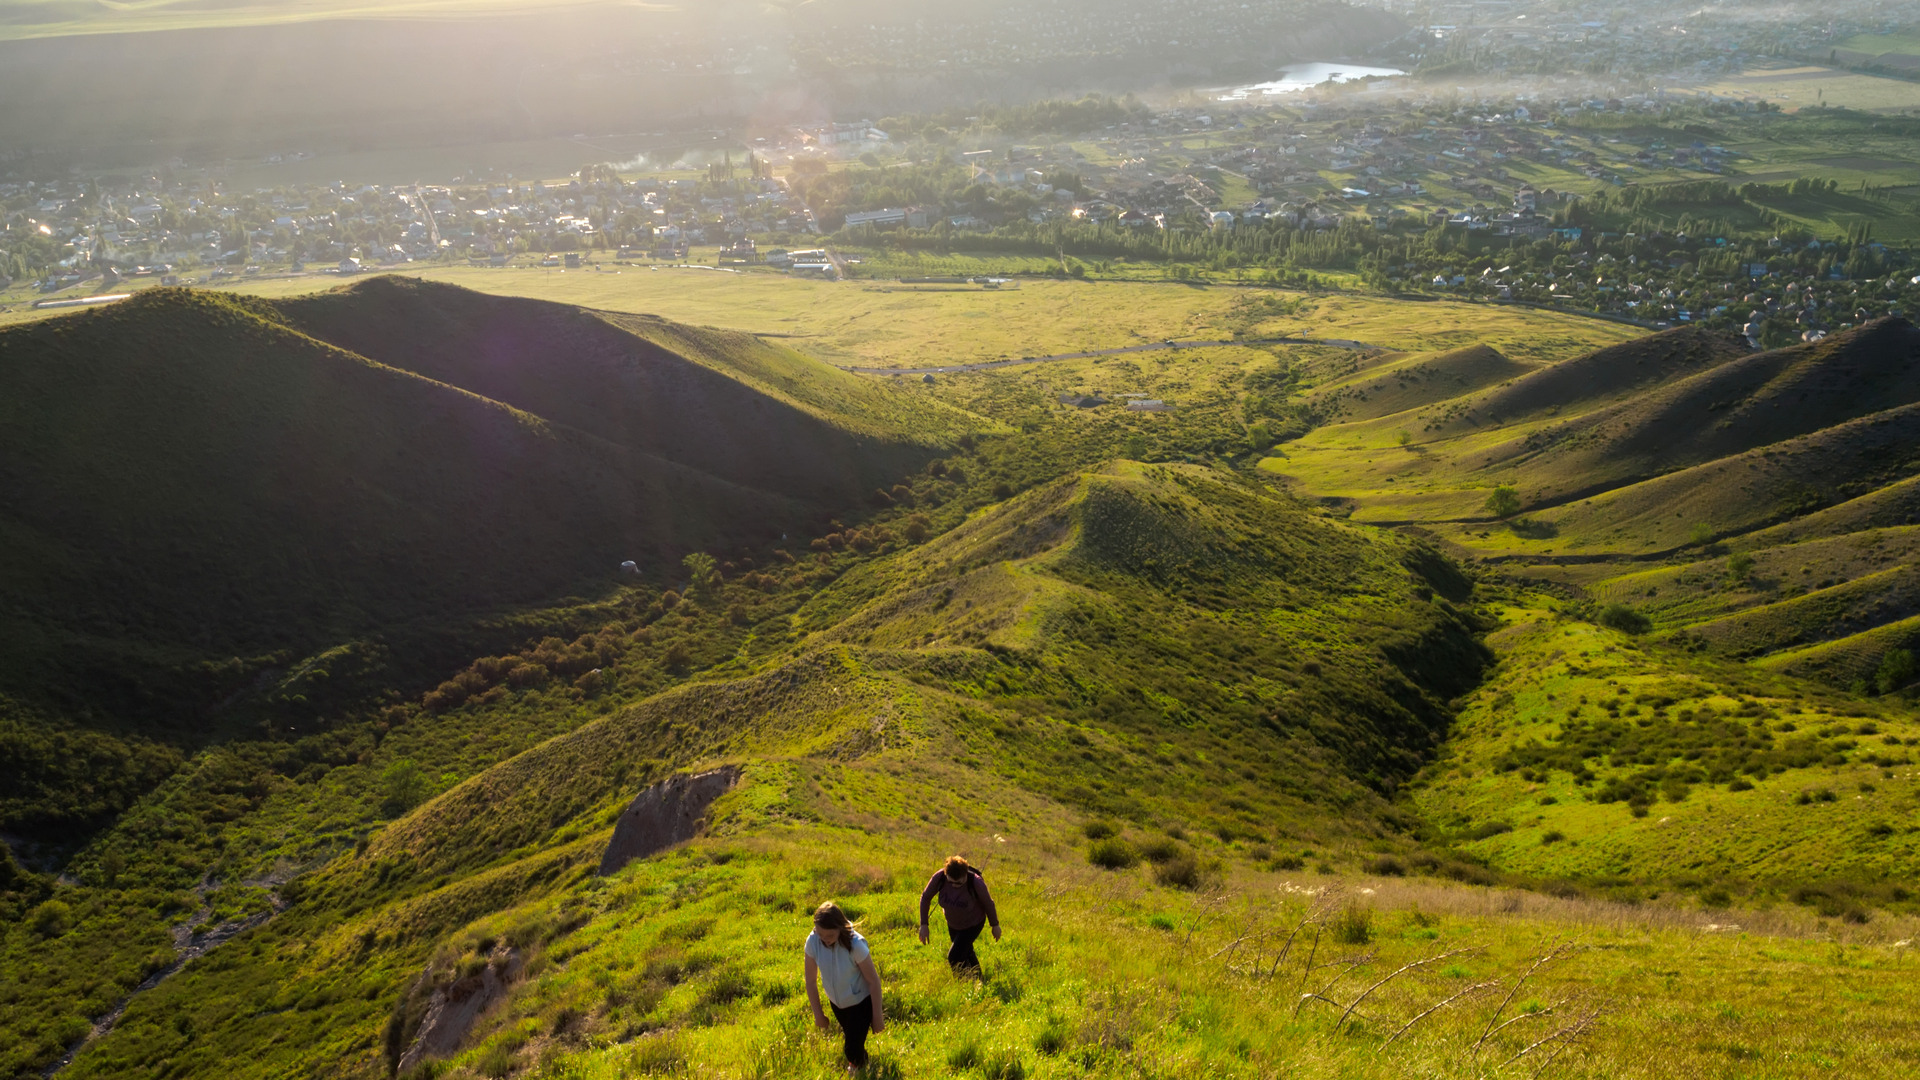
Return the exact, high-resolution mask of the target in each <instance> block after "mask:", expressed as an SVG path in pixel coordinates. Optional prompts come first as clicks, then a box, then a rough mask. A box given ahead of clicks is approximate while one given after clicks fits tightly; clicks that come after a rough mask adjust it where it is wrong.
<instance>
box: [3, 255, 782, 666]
mask: <svg viewBox="0 0 1920 1080" xmlns="http://www.w3.org/2000/svg"><path fill="white" fill-rule="evenodd" d="M0 378H4V380H5V390H4V392H0V439H4V440H5V448H4V451H3V452H0V469H4V470H5V486H6V489H7V491H8V493H9V499H8V504H7V506H6V508H5V513H6V520H7V530H6V535H7V536H8V538H9V539H10V540H11V541H12V544H13V546H12V549H11V550H10V552H9V553H8V554H9V558H8V562H9V563H10V564H11V566H12V567H13V569H14V573H13V574H10V575H9V577H8V579H7V584H6V590H7V597H8V600H9V602H10V603H11V604H12V605H13V606H14V607H15V608H16V610H24V611H27V612H31V613H34V614H38V615H41V616H55V615H62V614H64V615H67V616H69V617H71V619H72V622H71V624H70V625H71V626H72V628H73V629H74V630H76V631H80V632H85V633H92V634H97V635H100V636H113V635H116V634H124V635H126V636H129V637H137V638H142V639H146V640H164V641H172V642H178V643H179V644H181V645H182V646H183V647H185V648H188V649H199V650H234V649H240V648H246V649H273V648H278V647H283V646H288V645H292V644H295V643H297V642H299V641H301V640H303V639H305V640H312V639H313V638H314V637H316V636H320V637H326V636H336V637H337V636H340V635H343V634H350V633H352V632H353V631H354V630H356V629H358V628H361V627H364V626H366V625H369V624H373V623H380V622H393V621H404V620H407V619H411V618H414V617H417V616H419V615H421V614H424V613H426V612H430V611H435V610H447V609H452V610H473V609H482V608H493V607H504V606H507V605H511V604H514V603H519V602H523V601H526V600H530V599H534V598H537V597H540V596H542V595H547V594H550V593H552V591H553V590H555V589H559V588H565V587H570V586H572V585H575V584H578V583H580V582H582V581H583V580H585V579H587V578H589V577H591V576H593V575H595V574H596V573H601V574H604V573H606V572H608V571H610V570H611V569H612V568H614V567H617V566H618V564H619V562H620V560H621V559H622V558H630V557H641V558H648V559H649V560H650V561H652V562H655V563H657V562H658V561H659V560H660V559H662V558H664V557H666V556H668V555H670V554H674V553H676V552H678V551H679V550H684V549H686V548H688V547H694V546H701V545H705V544H711V543H715V542H718V541H723V540H732V539H736V538H741V537H743V536H751V537H755V538H760V537H764V536H765V535H766V533H767V531H768V529H769V528H770V527H771V525H772V524H773V523H775V522H779V521H782V520H792V519H794V518H795V517H797V516H798V513H799V511H800V507H799V506H797V505H796V504H795V503H794V502H792V501H791V500H786V499H782V498H779V497H777V496H772V495H768V494H765V493H762V492H756V491H752V490H749V489H746V488H743V487H740V486H738V485H733V484H729V483H727V482H725V481H722V480H718V479H716V478H714V477H710V476H703V475H701V474H700V473H698V472H696V471H695V470H692V469H689V468H687V467H685V466H682V465H677V464H675V463H672V462H668V461H665V460H662V459H660V458H657V457H651V456H649V455H646V454H643V453H638V452H635V451H634V450H632V449H629V448H626V447H621V446H617V445H614V444H611V443H609V442H607V441H605V440H602V439H598V438H595V437H593V436H591V435H588V434H586V433H583V432H581V431H578V430H575V429H572V428H568V427H565V426H561V425H556V424H553V423H550V422H548V421H546V420H543V419H542V418H540V417H537V416H534V415H531V414H529V413H526V412H523V411H520V410H517V409H514V408H511V407H508V406H506V405H503V404H501V403H499V402H496V401H491V400H488V399H486V398H484V397H481V396H478V395H475V394H472V393H469V392H466V391H464V390H460V389H457V388H455V387H452V386H449V385H447V384H444V383H440V382H435V381H433V380H430V379H427V378H423V377H421V376H419V375H415V374H412V373H408V372H405V371H401V370H399V369H396V368H392V367H388V366H385V365H382V364H379V363H375V362H372V361H369V360H367V359H365V358H363V357H360V356H357V355H354V354H352V353H349V352H345V351H342V350H340V349H337V348H333V347H331V346H328V345H325V344H322V343H320V342H318V341H315V340H313V339H311V338H307V337H304V336H302V335H299V334H297V333H294V332H291V331H289V330H287V329H285V328H284V327H280V326H276V325H274V324H273V323H271V322H268V321H266V320H264V319H261V318H258V317H257V316H255V315H254V314H253V313H252V312H250V311H248V310H247V309H246V308H245V307H243V306H241V305H238V304H234V303H231V302H229V301H227V300H224V299H219V298H215V297H211V296H207V295H202V294H193V293H186V292H166V293H154V294H148V295H145V296H142V297H141V298H139V299H138V300H136V301H133V302H130V303H128V304H126V305H122V306H120V307H118V308H115V309H112V310H110V311H103V312H100V313H97V314H90V315H88V316H86V317H83V318H80V319H63V320H58V321H53V322H48V323H46V324H43V325H34V326H24V327H19V328H14V329H10V330H8V331H6V332H4V334H0ZM669 508H677V509H678V510H679V512H676V513H669V512H668V510H669ZM689 511H691V512H689ZM43 552H57V553H58V555H59V558H58V559H57V561H56V560H52V559H46V558H36V557H35V556H36V555H37V554H39V553H43Z"/></svg>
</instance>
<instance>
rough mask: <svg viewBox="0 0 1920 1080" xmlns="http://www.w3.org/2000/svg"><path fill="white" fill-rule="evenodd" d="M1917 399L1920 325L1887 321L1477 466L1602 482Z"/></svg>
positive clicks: (1545, 485)
mask: <svg viewBox="0 0 1920 1080" xmlns="http://www.w3.org/2000/svg"><path fill="white" fill-rule="evenodd" d="M1916 401H1920V329H1916V328H1915V327H1914V326H1913V325H1912V324H1911V323H1909V322H1907V321H1906V320H1904V319H1885V320H1881V321H1880V322H1877V323H1874V324H1871V325H1869V326H1865V327H1862V328H1860V329H1858V330H1853V331H1849V332H1847V333H1843V334H1837V335H1835V336H1833V337H1831V338H1828V339H1826V340H1825V341H1820V342H1817V343H1814V344H1809V345H1797V346H1794V347H1792V348H1786V349H1778V350H1775V351H1773V352H1766V353H1756V354H1753V355H1751V356H1747V357H1742V358H1740V359H1737V360H1730V361H1727V362H1725V363H1721V364H1719V365H1717V366H1715V367H1713V368H1711V369H1709V370H1707V371H1703V372H1701V373H1699V374H1696V375H1692V376H1689V377H1687V378H1683V379H1678V380H1674V381H1669V382H1666V383H1664V384H1661V385H1659V386H1656V387H1653V388H1650V389H1647V390H1645V391H1643V392H1641V393H1638V394H1635V395H1634V396H1633V397H1631V398H1627V399H1626V400H1622V401H1619V402H1616V403H1614V404H1611V405H1608V406H1606V407H1603V408H1598V409H1594V410H1592V411H1590V412H1587V413H1584V414H1583V415H1580V416H1579V417H1577V418H1575V419H1572V420H1567V421H1564V422H1561V423H1559V424H1555V425H1552V426H1546V427H1540V428H1536V429H1533V430H1530V431H1528V432H1527V433H1526V434H1525V435H1524V436H1521V437H1518V438H1515V439H1513V440H1511V441H1509V442H1506V443H1504V444H1501V445H1496V446H1492V447H1489V448H1488V449H1487V450H1486V451H1485V452H1484V454H1483V455H1482V456H1481V457H1480V458H1479V459H1478V461H1477V463H1476V464H1477V466H1478V468H1480V469H1484V470H1487V471H1489V472H1497V473H1498V474H1499V475H1500V476H1502V477H1503V478H1507V477H1510V478H1511V480H1512V481H1513V482H1515V483H1518V484H1520V485H1522V486H1526V487H1528V488H1530V489H1539V490H1542V491H1556V492H1559V493H1562V494H1570V493H1571V492H1574V491H1590V490H1598V489H1604V488H1606V487H1610V486H1612V485H1613V484H1616V483H1619V482H1620V481H1622V480H1629V479H1639V478H1642V477H1650V476H1658V475H1660V474H1662V473H1666V472H1669V471H1671V470H1673V469H1676V468H1684V467H1686V466H1689V465H1697V464H1701V463H1703V462H1708V461H1714V460H1716V459H1719V458H1723V457H1727V456H1729V455H1732V454H1738V453H1741V452H1743V451H1746V450H1751V449H1755V448H1758V447H1762V446H1771V445H1773V444H1775V443H1778V442H1782V441H1784V440H1787V439H1791V438H1794V437H1796V436H1801V435H1807V434H1811V433H1813V432H1817V431H1821V430H1823V429H1825V428H1829V427H1832V426H1834V425H1837V424H1842V423H1845V422H1846V421H1849V420H1854V419H1857V418H1859V417H1862V416H1868V415H1871V414H1873V413H1877V412H1881V411H1883V410H1886V409H1894V408H1898V407H1900V406H1903V405H1910V404H1913V403H1915V402H1916ZM1576 404H1578V401H1577V399H1576V401H1570V402H1568V403H1566V404H1565V405H1563V408H1565V409H1568V410H1571V409H1572V408H1573V407H1574V406H1575V405H1576Z"/></svg>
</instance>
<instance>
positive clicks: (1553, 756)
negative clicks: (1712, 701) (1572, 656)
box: [1493, 695, 1857, 812]
mask: <svg viewBox="0 0 1920 1080" xmlns="http://www.w3.org/2000/svg"><path fill="white" fill-rule="evenodd" d="M1624 700H1625V699H1623V698H1612V699H1608V700H1607V701H1605V702H1603V703H1602V704H1601V706H1600V708H1601V709H1602V710H1603V711H1606V712H1608V713H1611V714H1613V715H1610V716H1608V717H1606V718H1604V719H1600V718H1596V719H1589V718H1587V717H1584V716H1581V715H1579V708H1580V707H1579V706H1576V707H1575V709H1574V711H1573V712H1572V713H1570V714H1569V715H1568V717H1567V719H1566V721H1565V723H1564V724H1563V725H1562V726H1561V730H1560V733H1559V734H1558V735H1557V736H1555V737H1554V738H1552V739H1551V740H1550V741H1547V742H1539V741H1533V742H1528V743H1526V744H1524V745H1521V746H1515V747H1511V748H1509V749H1507V750H1506V751H1504V752H1502V753H1501V754H1500V755H1499V756H1498V757H1496V758H1495V759H1494V761H1493V768H1494V770H1495V771H1496V772H1518V773H1519V774H1520V775H1521V777H1522V779H1525V780H1529V781H1532V782H1535V783H1539V782H1542V781H1544V780H1545V779H1546V778H1547V776H1548V774H1550V773H1552V772H1555V771H1559V772H1565V773H1569V774H1571V775H1572V777H1573V781H1574V783H1575V784H1577V785H1581V786H1586V785H1590V784H1593V783H1594V782H1595V781H1597V780H1599V777H1598V776H1597V774H1596V773H1595V772H1594V768H1593V765H1594V763H1600V764H1603V765H1604V766H1606V767H1609V768H1613V769H1627V768H1630V767H1632V766H1641V768H1639V769H1637V770H1635V771H1632V772H1629V773H1625V774H1622V775H1615V776H1610V777H1608V778H1607V779H1606V780H1605V781H1604V782H1602V783H1601V784H1600V786H1599V787H1598V788H1597V789H1596V790H1595V792H1594V796H1593V797H1594V799H1595V801H1597V802H1626V803H1628V804H1630V805H1631V806H1634V807H1636V808H1639V811H1640V812H1644V808H1645V807H1646V806H1647V805H1649V804H1651V803H1652V802H1653V801H1654V799H1655V797H1656V796H1658V797H1661V798H1665V799H1667V800H1668V801H1670V802H1679V801H1682V800H1684V799H1685V798H1686V797H1687V794H1688V791H1689V788H1690V786H1691V785H1694V784H1700V783H1713V784H1729V785H1731V784H1737V783H1745V781H1743V780H1742V779H1741V777H1743V776H1750V777H1755V778H1760V777H1765V776H1768V775H1773V774H1777V773H1783V772H1786V771H1787V770H1789V769H1804V768H1808V767H1810V766H1813V765H1822V764H1826V765H1834V764H1844V763H1845V762H1846V761H1847V755H1848V753H1850V752H1852V751H1853V750H1854V749H1855V748H1856V745H1857V744H1856V743H1855V742H1854V741H1853V740H1852V739H1851V738H1848V737H1846V733H1844V732H1840V731H1836V730H1828V731H1825V732H1808V733H1800V732H1798V730H1797V728H1795V727H1794V726H1793V725H1791V724H1785V725H1781V727H1780V728H1779V729H1778V730H1774V729H1770V728H1769V727H1767V725H1766V722H1765V713H1764V711H1763V710H1761V709H1760V707H1759V706H1758V704H1757V703H1748V705H1747V706H1745V707H1744V708H1745V709H1746V710H1748V711H1749V715H1747V716H1744V717H1743V716H1741V715H1724V714H1722V713H1720V712H1718V711H1716V710H1714V709H1713V708H1712V707H1711V706H1707V705H1701V706H1700V707H1698V708H1697V709H1693V708H1683V709H1680V710H1679V711H1677V712H1674V713H1668V712H1667V707H1668V706H1669V705H1671V704H1672V701H1671V699H1668V698H1664V697H1659V696H1657V695H1656V696H1655V697H1652V698H1647V699H1645V700H1644V701H1642V700H1638V699H1636V701H1635V702H1634V703H1632V704H1626V705H1623V701H1624ZM1647 702H1653V703H1654V707H1653V711H1652V712H1651V713H1648V712H1647V710H1646V704H1647ZM1583 704H1584V702H1583ZM1623 709H1630V710H1631V713H1632V714H1638V715H1629V716H1628V717H1625V718H1622V717H1620V716H1619V715H1618V714H1619V713H1620V712H1621V711H1622V710H1623ZM1748 721H1751V722H1748ZM1747 786H1749V787H1750V786H1751V785H1750V784H1748V785H1747Z"/></svg>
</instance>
